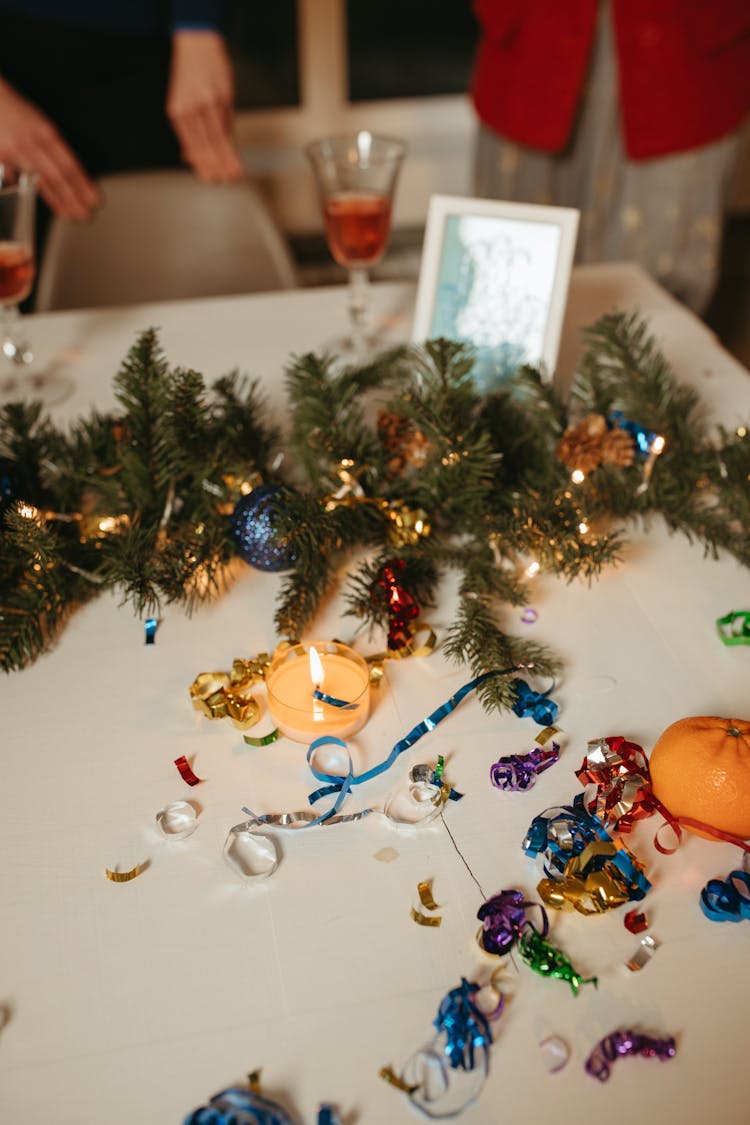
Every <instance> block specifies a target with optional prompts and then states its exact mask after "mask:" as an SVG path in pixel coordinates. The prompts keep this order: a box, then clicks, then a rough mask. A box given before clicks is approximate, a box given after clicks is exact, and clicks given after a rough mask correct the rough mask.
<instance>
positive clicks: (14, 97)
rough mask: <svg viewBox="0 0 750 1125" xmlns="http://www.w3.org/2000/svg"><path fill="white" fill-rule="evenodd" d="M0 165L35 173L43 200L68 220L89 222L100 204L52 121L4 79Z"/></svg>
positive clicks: (0, 101) (0, 87) (0, 100)
mask: <svg viewBox="0 0 750 1125" xmlns="http://www.w3.org/2000/svg"><path fill="white" fill-rule="evenodd" d="M0 163H1V164H5V165H7V166H8V167H9V168H10V169H12V170H13V171H15V172H36V173H37V175H38V177H39V194H40V195H41V197H42V199H43V200H44V201H45V203H47V204H48V206H49V207H50V208H51V209H52V210H53V211H54V212H55V214H56V215H61V216H62V217H63V218H65V219H87V218H89V216H90V215H91V213H92V211H93V210H94V208H95V207H96V206H97V205H98V203H99V195H98V192H97V190H96V188H95V187H94V184H93V182H92V181H91V180H90V179H89V177H88V176H87V175H86V172H85V171H84V169H83V167H82V166H81V164H80V162H79V161H78V159H77V157H76V155H75V153H74V152H73V151H72V149H71V148H70V146H69V145H68V144H66V142H65V140H64V139H63V138H62V137H61V136H60V134H59V133H58V131H57V129H56V128H55V126H54V125H53V124H52V122H51V121H50V120H49V118H47V117H45V116H44V114H43V113H42V112H41V110H39V109H37V107H36V106H35V105H33V104H32V103H31V102H30V101H27V100H26V98H24V97H22V96H21V95H20V94H19V93H18V92H17V91H16V90H14V89H13V87H12V86H10V85H9V84H8V83H7V82H5V81H4V80H3V79H2V78H0Z"/></svg>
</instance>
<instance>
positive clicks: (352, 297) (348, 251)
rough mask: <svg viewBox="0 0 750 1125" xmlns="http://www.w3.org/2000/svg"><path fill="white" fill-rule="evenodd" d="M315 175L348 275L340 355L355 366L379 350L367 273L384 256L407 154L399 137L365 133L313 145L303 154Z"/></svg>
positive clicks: (333, 244) (333, 247)
mask: <svg viewBox="0 0 750 1125" xmlns="http://www.w3.org/2000/svg"><path fill="white" fill-rule="evenodd" d="M305 152H306V154H307V156H308V159H309V160H310V163H311V164H312V168H313V172H314V173H315V181H316V184H317V187H318V194H319V196H320V203H321V208H322V211H323V220H324V223H325V231H326V239H327V241H328V248H329V250H330V251H331V254H332V256H333V258H334V260H335V261H336V262H338V264H339V265H340V266H344V267H345V268H346V269H347V270H348V271H349V321H350V332H351V335H350V337H349V338H348V339H346V340H344V341H342V342H341V343H340V344H339V351H340V352H342V353H344V354H347V353H348V354H349V355H350V356H351V357H352V358H353V359H355V360H362V359H364V358H365V357H366V355H367V353H368V351H369V349H370V348H372V347H373V346H375V344H376V343H377V340H376V339H375V338H374V336H373V333H372V326H371V322H370V321H371V308H370V293H369V276H368V270H369V269H370V267H371V266H374V265H376V264H377V263H378V262H379V261H380V259H381V258H382V257H383V254H384V253H385V249H386V246H387V244H388V236H389V235H390V230H391V205H392V202H393V192H394V189H395V187H396V181H397V179H398V174H399V171H400V168H401V164H402V161H403V159H404V156H405V154H406V145H405V143H404V142H403V141H401V140H398V139H397V138H395V137H384V136H378V135H377V134H374V133H369V132H367V131H366V130H362V131H360V132H358V133H351V134H348V135H344V136H338V137H326V138H323V139H321V140H318V141H313V142H312V144H309V145H308V146H307V148H306V149H305Z"/></svg>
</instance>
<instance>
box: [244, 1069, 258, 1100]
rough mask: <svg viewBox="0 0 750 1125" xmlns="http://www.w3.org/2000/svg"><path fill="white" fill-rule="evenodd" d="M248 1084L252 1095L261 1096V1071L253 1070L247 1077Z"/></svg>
mask: <svg viewBox="0 0 750 1125" xmlns="http://www.w3.org/2000/svg"><path fill="white" fill-rule="evenodd" d="M247 1084H248V1086H249V1087H250V1092H251V1093H252V1094H258V1095H260V1071H259V1070H251V1071H250V1073H249V1074H248V1076H247Z"/></svg>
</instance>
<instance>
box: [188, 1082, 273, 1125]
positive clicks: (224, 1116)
mask: <svg viewBox="0 0 750 1125" xmlns="http://www.w3.org/2000/svg"><path fill="white" fill-rule="evenodd" d="M183 1125H293V1121H292V1118H291V1117H290V1116H289V1114H288V1113H287V1112H286V1110H284V1109H282V1108H281V1106H280V1105H277V1103H276V1102H272V1101H269V1099H268V1098H264V1097H262V1096H261V1095H260V1094H256V1093H254V1092H253V1091H252V1090H249V1089H246V1088H243V1087H241V1086H230V1087H229V1089H227V1090H222V1091H221V1093H219V1094H214V1096H213V1097H212V1098H211V1100H210V1102H209V1104H208V1105H207V1106H201V1107H200V1109H196V1110H195V1111H194V1112H193V1113H191V1114H190V1115H189V1116H188V1117H186V1118H185V1121H184V1123H183Z"/></svg>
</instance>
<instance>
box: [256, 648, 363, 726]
mask: <svg viewBox="0 0 750 1125" xmlns="http://www.w3.org/2000/svg"><path fill="white" fill-rule="evenodd" d="M266 691H267V693H268V710H269V711H270V713H271V717H272V718H273V721H274V722H275V724H276V726H277V727H278V728H279V730H280V731H281V733H282V734H284V735H286V737H287V738H291V739H293V740H294V741H295V742H304V743H305V744H306V745H308V746H309V745H310V743H311V742H314V741H315V739H316V738H320V737H321V736H322V735H327V734H330V735H334V736H335V737H336V738H346V737H347V736H348V735H351V734H355V733H356V732H357V731H358V730H361V728H362V727H363V726H364V725H365V723H366V722H367V719H368V716H369V714H370V669H369V667H368V665H367V663H366V661H365V660H363V658H362V657H361V656H360V655H359V653H358V652H355V651H354V649H352V648H349V647H348V645H344V644H341V643H340V642H339V641H305V642H302V643H300V644H296V645H291V646H290V647H289V648H287V649H284V650H282V651H281V652H279V653H277V655H276V656H274V658H273V660H272V661H271V664H270V666H269V668H268V670H267V672H266ZM316 692H317V697H316ZM321 696H322V698H320V697H321ZM328 700H335V701H336V702H335V703H334V702H329V701H328ZM342 704H344V706H341V705H342Z"/></svg>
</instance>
